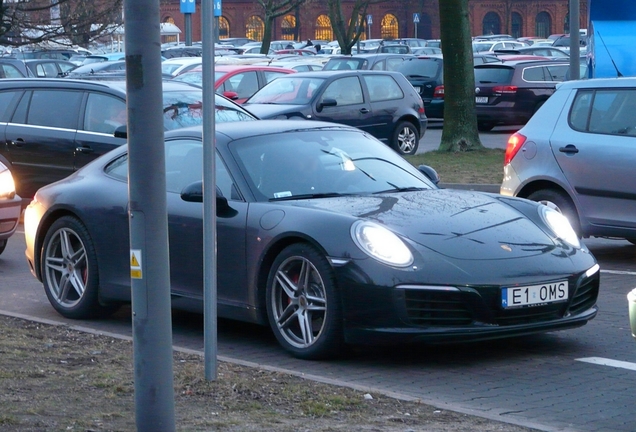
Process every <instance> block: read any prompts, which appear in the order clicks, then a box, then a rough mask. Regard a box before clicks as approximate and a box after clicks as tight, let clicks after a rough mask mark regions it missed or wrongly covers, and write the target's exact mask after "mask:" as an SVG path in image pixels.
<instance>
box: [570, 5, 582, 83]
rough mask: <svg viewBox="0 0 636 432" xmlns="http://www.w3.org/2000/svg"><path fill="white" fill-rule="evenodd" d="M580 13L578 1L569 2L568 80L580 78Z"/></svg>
mask: <svg viewBox="0 0 636 432" xmlns="http://www.w3.org/2000/svg"><path fill="white" fill-rule="evenodd" d="M580 15H581V11H580V6H579V0H570V79H573V80H578V79H580V78H581V69H580V64H581V47H580V41H581V35H580V31H579V30H580V27H581V25H580V22H581V18H580Z"/></svg>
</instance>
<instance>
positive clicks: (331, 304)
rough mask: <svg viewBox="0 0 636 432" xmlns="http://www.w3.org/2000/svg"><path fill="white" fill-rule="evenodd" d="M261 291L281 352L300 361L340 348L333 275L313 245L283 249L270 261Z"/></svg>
mask: <svg viewBox="0 0 636 432" xmlns="http://www.w3.org/2000/svg"><path fill="white" fill-rule="evenodd" d="M266 295H267V315H268V318H269V323H270V326H271V328H272V330H273V332H274V334H275V336H276V339H278V342H279V343H280V344H281V345H282V346H283V348H285V350H287V351H288V352H290V353H291V354H292V355H294V356H295V357H297V358H301V359H306V360H318V359H325V358H330V357H334V356H335V355H336V354H337V353H338V352H340V350H341V348H342V346H343V345H344V339H343V331H342V309H341V305H340V297H339V295H338V292H337V289H336V285H335V275H334V272H333V270H332V268H331V266H330V265H329V263H328V262H327V259H326V258H325V257H324V256H323V255H322V254H321V253H320V252H319V251H318V250H317V249H316V248H315V247H313V246H311V245H309V244H306V243H298V244H293V245H291V246H288V247H287V248H285V249H284V250H283V251H282V252H281V253H280V254H279V255H278V256H277V257H276V259H275V260H274V262H273V264H272V267H271V269H270V272H269V277H268V279H267V294H266Z"/></svg>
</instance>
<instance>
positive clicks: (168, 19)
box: [161, 16, 178, 43]
mask: <svg viewBox="0 0 636 432" xmlns="http://www.w3.org/2000/svg"><path fill="white" fill-rule="evenodd" d="M163 22H165V23H168V24H174V18H172V17H171V16H167V17H166V18H164V20H163ZM168 42H178V40H177V35H165V36H161V43H168Z"/></svg>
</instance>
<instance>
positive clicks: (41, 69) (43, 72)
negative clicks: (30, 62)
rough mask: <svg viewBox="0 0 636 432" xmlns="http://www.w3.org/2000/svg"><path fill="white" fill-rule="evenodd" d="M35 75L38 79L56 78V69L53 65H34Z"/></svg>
mask: <svg viewBox="0 0 636 432" xmlns="http://www.w3.org/2000/svg"><path fill="white" fill-rule="evenodd" d="M35 75H36V76H37V77H39V78H44V77H48V78H51V77H56V76H57V67H56V66H55V65H54V64H53V63H40V64H37V65H35Z"/></svg>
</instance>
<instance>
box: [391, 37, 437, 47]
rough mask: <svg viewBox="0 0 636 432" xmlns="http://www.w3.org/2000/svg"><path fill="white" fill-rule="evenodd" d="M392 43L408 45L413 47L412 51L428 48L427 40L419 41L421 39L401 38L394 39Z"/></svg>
mask: <svg viewBox="0 0 636 432" xmlns="http://www.w3.org/2000/svg"><path fill="white" fill-rule="evenodd" d="M392 42H395V43H401V44H405V45H408V46H410V47H411V49H414V48H421V47H426V46H428V43H427V42H426V39H419V38H400V39H394V40H393V41H392Z"/></svg>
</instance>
